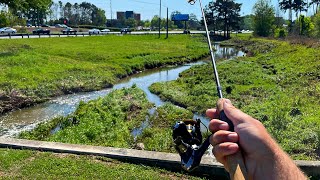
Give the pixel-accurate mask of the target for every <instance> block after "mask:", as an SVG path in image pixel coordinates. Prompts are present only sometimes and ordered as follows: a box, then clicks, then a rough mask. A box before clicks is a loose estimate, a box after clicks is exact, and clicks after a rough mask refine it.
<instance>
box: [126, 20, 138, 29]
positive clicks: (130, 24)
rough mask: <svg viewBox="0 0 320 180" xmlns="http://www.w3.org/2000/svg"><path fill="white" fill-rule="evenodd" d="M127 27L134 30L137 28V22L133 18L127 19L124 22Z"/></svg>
mask: <svg viewBox="0 0 320 180" xmlns="http://www.w3.org/2000/svg"><path fill="white" fill-rule="evenodd" d="M125 24H126V26H127V27H131V28H135V27H136V26H137V21H136V20H135V19H134V18H128V19H126V21H125Z"/></svg>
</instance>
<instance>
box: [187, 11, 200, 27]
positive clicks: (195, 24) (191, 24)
mask: <svg viewBox="0 0 320 180" xmlns="http://www.w3.org/2000/svg"><path fill="white" fill-rule="evenodd" d="M188 25H189V28H190V29H198V28H199V27H200V26H201V24H200V22H199V20H198V19H197V16H196V15H195V14H190V15H189V21H188Z"/></svg>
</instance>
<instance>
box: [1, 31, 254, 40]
mask: <svg viewBox="0 0 320 180" xmlns="http://www.w3.org/2000/svg"><path fill="white" fill-rule="evenodd" d="M160 33H161V34H166V33H167V32H166V31H161V32H160ZM182 33H183V31H181V30H180V31H169V34H182ZM190 33H191V34H205V31H190ZM243 33H252V31H250V32H243ZM109 34H113V35H123V34H121V33H120V32H107V33H100V34H92V35H90V34H89V33H88V32H79V33H77V34H69V35H67V34H50V35H46V34H45V35H42V34H41V35H33V34H29V35H28V34H14V35H11V36H10V35H0V39H22V38H56V37H87V36H97V35H109ZM145 34H159V31H133V32H131V33H128V35H145ZM216 34H223V33H221V32H216Z"/></svg>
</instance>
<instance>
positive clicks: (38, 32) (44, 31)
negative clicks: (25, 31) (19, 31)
mask: <svg viewBox="0 0 320 180" xmlns="http://www.w3.org/2000/svg"><path fill="white" fill-rule="evenodd" d="M32 34H50V30H49V29H42V28H38V29H35V30H33V31H32Z"/></svg>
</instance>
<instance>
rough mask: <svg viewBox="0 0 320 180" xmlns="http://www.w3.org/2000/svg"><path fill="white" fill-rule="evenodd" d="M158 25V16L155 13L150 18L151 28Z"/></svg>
mask: <svg viewBox="0 0 320 180" xmlns="http://www.w3.org/2000/svg"><path fill="white" fill-rule="evenodd" d="M158 27H159V16H158V15H155V16H153V18H152V20H151V28H152V29H155V28H158Z"/></svg>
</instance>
